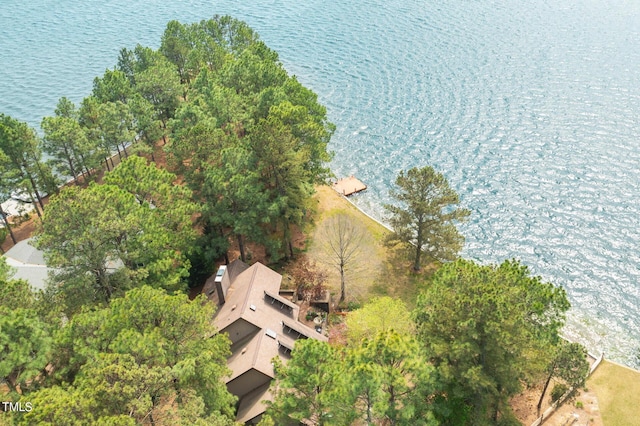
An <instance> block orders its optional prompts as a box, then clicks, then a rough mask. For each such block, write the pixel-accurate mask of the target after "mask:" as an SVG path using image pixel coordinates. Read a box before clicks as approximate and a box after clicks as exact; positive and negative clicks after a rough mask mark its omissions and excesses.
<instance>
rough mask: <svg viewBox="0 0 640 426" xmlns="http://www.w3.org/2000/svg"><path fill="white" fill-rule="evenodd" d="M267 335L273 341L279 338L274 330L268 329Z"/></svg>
mask: <svg viewBox="0 0 640 426" xmlns="http://www.w3.org/2000/svg"><path fill="white" fill-rule="evenodd" d="M266 334H267V336H269V337H271V338H272V339H275V338H276V337H277V336H276V332H275V331H273V330H272V329H270V328H267V331H266Z"/></svg>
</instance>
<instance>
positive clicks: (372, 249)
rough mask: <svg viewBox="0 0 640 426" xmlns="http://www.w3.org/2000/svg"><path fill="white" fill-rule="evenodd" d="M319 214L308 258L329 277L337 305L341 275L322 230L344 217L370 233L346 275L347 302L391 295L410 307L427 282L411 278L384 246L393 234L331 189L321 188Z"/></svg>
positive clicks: (310, 232) (405, 263)
mask: <svg viewBox="0 0 640 426" xmlns="http://www.w3.org/2000/svg"><path fill="white" fill-rule="evenodd" d="M314 201H315V203H316V207H317V210H316V212H315V215H314V220H313V228H312V229H306V230H305V233H307V235H308V236H309V237H310V238H309V239H308V241H309V243H308V246H307V248H306V250H305V251H306V254H307V256H308V257H309V258H310V259H311V260H313V261H315V262H316V263H317V264H318V266H319V267H321V268H322V269H323V270H325V271H326V272H327V273H328V280H327V285H328V287H329V289H330V291H331V292H332V294H333V298H334V301H337V300H338V299H339V297H340V274H339V272H338V270H337V269H336V268H335V267H333V266H332V265H331V257H330V255H329V254H328V250H327V248H326V244H324V243H323V236H322V228H323V224H324V223H325V221H326V220H327V219H329V218H331V217H333V216H335V215H338V214H344V215H346V216H348V217H349V218H351V219H352V220H353V221H354V222H356V223H360V224H362V225H363V226H364V228H365V229H366V234H367V236H366V243H364V244H363V245H362V248H361V250H360V253H359V254H358V255H357V257H356V259H355V261H354V262H353V267H352V268H350V270H347V274H346V302H356V303H365V302H366V301H367V300H369V299H370V298H371V297H374V296H382V295H388V296H392V297H398V298H400V299H402V300H403V301H404V302H405V303H407V305H408V306H409V307H412V306H413V305H414V301H415V296H416V294H417V292H418V291H419V287H420V285H422V284H421V283H422V282H423V281H424V279H423V277H422V276H421V275H413V274H410V273H409V271H410V268H411V266H410V263H409V262H408V261H407V260H406V259H405V257H404V256H403V255H402V253H400V252H399V251H396V250H392V249H390V248H388V247H386V246H385V245H384V240H385V238H386V236H387V234H388V233H389V231H388V230H387V229H386V228H385V227H384V226H382V225H381V224H379V223H378V222H376V221H375V220H372V219H371V218H369V217H368V216H366V215H365V214H364V213H362V212H361V211H360V210H358V209H357V208H356V207H355V206H354V205H353V204H351V203H350V202H349V201H348V200H346V199H345V198H344V197H343V196H341V195H339V194H338V193H337V192H336V191H334V190H333V189H332V188H330V187H329V186H318V187H317V188H316V194H315V195H314Z"/></svg>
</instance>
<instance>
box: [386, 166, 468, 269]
mask: <svg viewBox="0 0 640 426" xmlns="http://www.w3.org/2000/svg"><path fill="white" fill-rule="evenodd" d="M396 186H397V187H399V190H392V191H391V196H392V197H393V198H395V199H396V200H398V201H399V202H400V203H401V204H400V206H394V205H391V204H385V206H384V208H385V209H386V210H387V211H388V212H389V217H388V220H389V223H390V224H391V228H392V229H393V234H392V235H391V241H399V242H401V243H403V244H407V245H409V246H410V250H413V253H414V254H413V269H414V271H419V270H420V268H421V266H422V255H423V254H425V255H426V256H427V257H428V258H429V260H436V261H446V260H453V259H455V258H456V256H457V254H458V252H459V251H460V250H461V249H462V245H463V243H464V237H463V236H462V235H460V233H459V232H458V230H457V229H456V227H455V223H456V222H461V221H464V220H465V219H466V218H467V216H469V214H470V212H469V210H467V209H461V208H457V207H455V206H456V205H457V204H458V203H459V202H460V201H459V198H458V194H456V192H455V191H454V190H453V189H451V188H450V187H449V183H448V182H447V179H446V178H445V177H444V176H443V175H442V174H440V173H437V172H436V171H435V170H433V168H431V167H429V166H426V167H423V168H421V169H419V168H416V167H414V168H412V169H410V170H409V171H407V172H406V173H405V172H404V171H402V172H400V174H399V175H398V177H397V178H396ZM411 246H412V247H411Z"/></svg>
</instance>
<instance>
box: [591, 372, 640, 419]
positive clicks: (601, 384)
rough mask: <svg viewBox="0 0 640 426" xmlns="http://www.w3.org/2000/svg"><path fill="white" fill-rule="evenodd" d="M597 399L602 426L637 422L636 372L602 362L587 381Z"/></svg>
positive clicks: (639, 388)
mask: <svg viewBox="0 0 640 426" xmlns="http://www.w3.org/2000/svg"><path fill="white" fill-rule="evenodd" d="M587 387H588V388H589V389H590V390H593V391H594V392H595V394H596V395H597V397H598V405H599V408H600V413H601V414H602V421H603V423H604V424H605V426H606V425H612V426H614V425H634V424H639V423H638V422H639V421H640V420H639V419H640V404H638V395H640V372H638V371H635V370H631V369H629V368H626V367H623V366H621V365H618V364H614V363H611V362H608V361H606V360H605V361H603V362H602V364H600V366H599V367H598V368H597V369H596V371H595V372H594V373H593V375H592V376H591V377H590V378H589V380H588V381H587Z"/></svg>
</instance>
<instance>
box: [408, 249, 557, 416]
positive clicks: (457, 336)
mask: <svg viewBox="0 0 640 426" xmlns="http://www.w3.org/2000/svg"><path fill="white" fill-rule="evenodd" d="M568 309H569V302H568V301H567V298H566V294H565V292H564V290H562V289H561V288H559V287H555V286H553V285H552V284H549V283H543V282H542V281H541V280H540V278H539V277H531V276H530V275H529V271H528V269H527V268H526V267H525V266H522V265H521V264H519V263H518V262H517V261H505V262H503V263H502V264H500V265H499V266H494V265H491V266H480V265H477V264H475V263H473V262H471V261H467V260H457V261H455V262H453V263H447V264H445V265H444V266H442V267H441V268H440V269H439V270H438V272H436V274H435V276H434V277H433V280H432V282H431V283H430V284H429V286H428V288H427V290H426V291H425V292H424V293H423V294H421V295H420V296H419V297H418V301H417V306H416V309H415V311H414V319H415V321H416V324H417V329H418V336H419V340H420V342H421V344H422V345H423V347H424V348H425V353H426V356H427V358H428V360H429V361H430V362H431V363H432V364H433V365H434V366H435V367H436V371H437V374H438V377H439V381H440V382H441V383H442V384H443V386H444V389H443V392H442V394H441V395H440V396H439V397H438V398H437V402H436V408H437V410H436V412H437V413H438V416H439V418H440V420H441V421H444V422H449V423H456V424H474V425H483V424H496V422H498V421H502V422H509V421H510V420H512V419H513V418H512V417H511V413H510V408H509V405H508V398H509V397H511V396H513V395H515V394H516V393H517V392H518V391H519V390H520V386H521V380H524V379H525V378H527V377H529V376H530V375H531V374H532V373H536V371H534V372H532V371H531V369H532V368H533V369H535V368H537V367H536V365H537V362H535V361H536V360H540V359H544V358H543V357H545V356H548V351H547V347H549V346H550V345H552V346H553V345H556V344H557V343H558V339H559V337H558V332H559V330H560V328H561V327H562V325H563V324H564V313H565V312H566V311H567V310H568ZM547 361H549V360H548V359H547Z"/></svg>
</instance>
